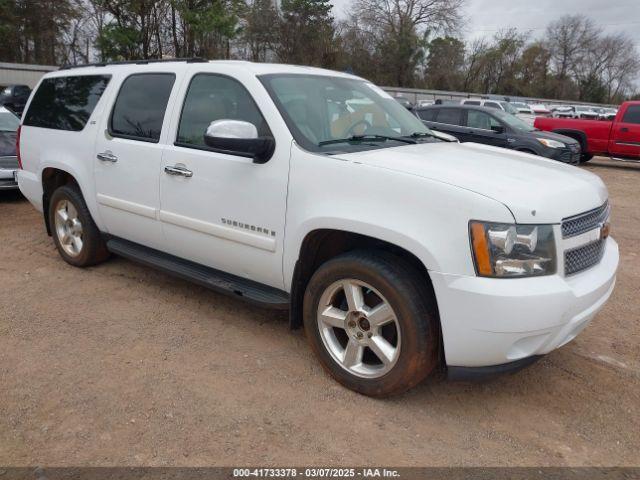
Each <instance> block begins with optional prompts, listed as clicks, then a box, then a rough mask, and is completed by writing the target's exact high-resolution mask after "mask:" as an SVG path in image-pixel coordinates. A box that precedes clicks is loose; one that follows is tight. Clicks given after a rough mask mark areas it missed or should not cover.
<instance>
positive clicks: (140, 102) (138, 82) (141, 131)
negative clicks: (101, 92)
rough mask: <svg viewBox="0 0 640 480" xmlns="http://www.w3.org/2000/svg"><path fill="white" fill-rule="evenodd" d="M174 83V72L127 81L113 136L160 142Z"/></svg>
mask: <svg viewBox="0 0 640 480" xmlns="http://www.w3.org/2000/svg"><path fill="white" fill-rule="evenodd" d="M174 81H175V75H173V74H172V73H143V74H136V75H132V76H130V77H129V78H127V79H126V80H125V81H124V82H123V84H122V87H121V88H120V93H118V99H117V100H116V103H115V105H114V107H113V113H112V114H111V122H110V125H109V132H110V133H111V135H113V136H114V137H124V138H130V139H133V140H143V141H147V142H157V141H158V140H160V132H161V131H162V123H163V121H164V114H165V112H166V110H167V103H168V102H169V95H171V89H172V88H173V82H174Z"/></svg>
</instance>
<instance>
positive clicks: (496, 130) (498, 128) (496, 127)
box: [491, 125, 504, 133]
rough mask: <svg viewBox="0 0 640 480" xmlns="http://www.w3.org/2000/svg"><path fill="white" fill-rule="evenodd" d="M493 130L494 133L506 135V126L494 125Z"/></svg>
mask: <svg viewBox="0 0 640 480" xmlns="http://www.w3.org/2000/svg"><path fill="white" fill-rule="evenodd" d="M491 130H492V131H493V133H504V125H492V126H491Z"/></svg>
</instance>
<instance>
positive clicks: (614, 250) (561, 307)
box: [430, 238, 619, 367]
mask: <svg viewBox="0 0 640 480" xmlns="http://www.w3.org/2000/svg"><path fill="white" fill-rule="evenodd" d="M618 260H619V253H618V245H617V243H616V242H615V240H613V239H612V238H608V239H607V243H606V246H605V250H604V254H603V257H602V260H601V261H600V263H598V264H597V265H595V266H594V267H592V268H590V269H588V270H586V271H584V272H581V273H579V274H576V275H572V276H570V277H564V276H562V275H558V274H556V275H551V276H546V277H537V278H523V279H496V278H481V277H470V276H461V275H449V274H443V273H436V272H430V274H431V280H432V283H433V287H434V290H435V293H436V297H437V301H438V310H439V312H440V322H441V324H442V336H443V340H444V351H445V358H446V363H447V366H448V367H487V366H500V365H504V364H509V363H512V362H515V361H517V360H521V359H525V358H528V357H534V356H539V355H544V354H547V353H549V352H551V351H552V350H555V349H556V348H558V347H561V346H562V345H564V344H566V343H568V342H570V341H571V340H573V339H574V338H575V337H576V336H577V335H578V334H579V333H580V332H581V331H582V330H583V329H584V328H585V327H586V326H587V325H588V324H589V322H590V321H591V320H592V319H593V317H594V316H595V315H596V313H597V312H598V311H599V310H600V309H601V308H602V307H603V306H604V304H605V303H606V301H607V299H608V298H609V296H610V295H611V292H612V291H613V287H614V285H615V280H616V270H617V267H618Z"/></svg>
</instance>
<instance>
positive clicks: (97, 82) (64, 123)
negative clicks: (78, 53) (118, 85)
mask: <svg viewBox="0 0 640 480" xmlns="http://www.w3.org/2000/svg"><path fill="white" fill-rule="evenodd" d="M109 78H110V77H109V76H108V75H89V76H76V77H58V78H46V79H44V80H43V81H42V83H41V84H40V87H38V91H37V92H36V93H35V95H34V96H33V100H31V105H30V106H29V110H28V111H27V114H26V116H25V119H24V124H25V125H29V126H32V127H42V128H52V129H55V130H71V131H74V132H78V131H80V130H82V129H83V128H84V126H85V125H86V124H87V122H88V121H89V117H91V114H92V113H93V109H94V108H95V106H96V104H97V103H98V100H100V97H101V96H102V93H103V92H104V89H105V88H107V85H108V83H109Z"/></svg>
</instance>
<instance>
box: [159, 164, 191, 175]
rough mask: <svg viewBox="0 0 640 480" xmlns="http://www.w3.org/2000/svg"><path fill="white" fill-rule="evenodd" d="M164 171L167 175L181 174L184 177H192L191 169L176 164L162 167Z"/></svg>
mask: <svg viewBox="0 0 640 480" xmlns="http://www.w3.org/2000/svg"><path fill="white" fill-rule="evenodd" d="M164 173H166V174H168V175H176V176H181V177H186V178H191V177H193V172H192V171H191V170H187V169H186V168H185V167H180V166H178V165H175V166H173V167H168V166H167V167H164Z"/></svg>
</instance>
